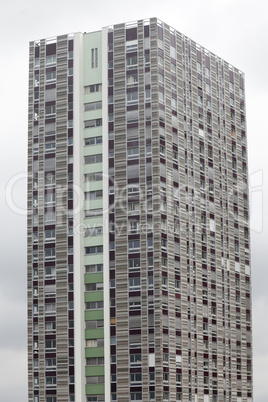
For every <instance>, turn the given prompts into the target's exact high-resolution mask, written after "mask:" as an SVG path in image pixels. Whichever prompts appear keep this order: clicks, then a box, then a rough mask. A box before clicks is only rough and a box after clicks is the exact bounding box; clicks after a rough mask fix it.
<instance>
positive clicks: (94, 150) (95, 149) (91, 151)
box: [84, 144, 102, 156]
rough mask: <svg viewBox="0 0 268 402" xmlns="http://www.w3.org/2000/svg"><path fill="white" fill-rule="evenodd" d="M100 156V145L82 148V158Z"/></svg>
mask: <svg viewBox="0 0 268 402" xmlns="http://www.w3.org/2000/svg"><path fill="white" fill-rule="evenodd" d="M97 154H102V145H101V144H99V145H91V146H90V145H88V146H85V147H84V156H87V155H97Z"/></svg>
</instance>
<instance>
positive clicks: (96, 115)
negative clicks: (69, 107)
mask: <svg viewBox="0 0 268 402" xmlns="http://www.w3.org/2000/svg"><path fill="white" fill-rule="evenodd" d="M92 102H96V101H95V99H94V101H92ZM87 103H91V100H90V101H89V102H87ZM101 116H102V110H91V111H89V112H84V120H93V119H101ZM92 128H94V127H92Z"/></svg>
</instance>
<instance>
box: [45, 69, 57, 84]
mask: <svg viewBox="0 0 268 402" xmlns="http://www.w3.org/2000/svg"><path fill="white" fill-rule="evenodd" d="M46 81H47V82H48V81H49V82H54V81H56V71H49V72H47V73H46Z"/></svg>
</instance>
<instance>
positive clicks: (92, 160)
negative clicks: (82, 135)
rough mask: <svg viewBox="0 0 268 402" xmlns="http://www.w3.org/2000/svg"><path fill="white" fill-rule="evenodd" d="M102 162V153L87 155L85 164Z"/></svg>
mask: <svg viewBox="0 0 268 402" xmlns="http://www.w3.org/2000/svg"><path fill="white" fill-rule="evenodd" d="M100 162H102V154H97V155H88V156H85V164H86V165H88V164H91V163H100Z"/></svg>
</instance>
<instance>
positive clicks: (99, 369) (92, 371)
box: [86, 366, 104, 377]
mask: <svg viewBox="0 0 268 402" xmlns="http://www.w3.org/2000/svg"><path fill="white" fill-rule="evenodd" d="M95 375H104V366H90V367H89V366H87V367H86V376H87V377H92V376H95Z"/></svg>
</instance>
